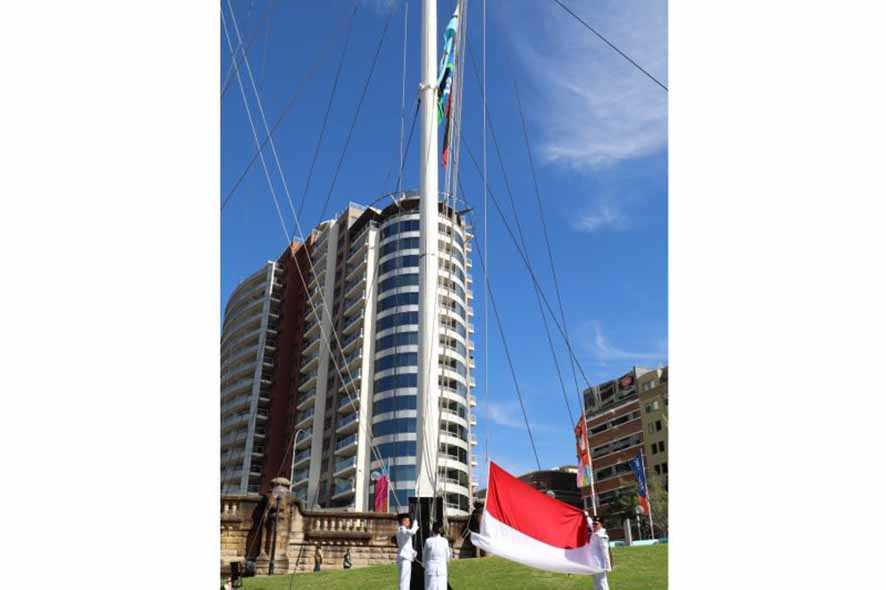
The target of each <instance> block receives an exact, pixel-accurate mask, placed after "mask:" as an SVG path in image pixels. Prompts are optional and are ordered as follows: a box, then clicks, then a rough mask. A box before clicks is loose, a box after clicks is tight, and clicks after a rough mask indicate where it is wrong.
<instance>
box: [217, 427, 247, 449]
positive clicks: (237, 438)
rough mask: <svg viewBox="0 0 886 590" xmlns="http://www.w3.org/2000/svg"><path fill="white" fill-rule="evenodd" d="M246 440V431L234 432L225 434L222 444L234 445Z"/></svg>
mask: <svg viewBox="0 0 886 590" xmlns="http://www.w3.org/2000/svg"><path fill="white" fill-rule="evenodd" d="M244 440H246V432H245V431H243V432H234V433H232V434H229V435H227V436H223V437H222V439H221V446H223V447H225V446H228V445H232V444H234V443H238V442H242V441H244Z"/></svg>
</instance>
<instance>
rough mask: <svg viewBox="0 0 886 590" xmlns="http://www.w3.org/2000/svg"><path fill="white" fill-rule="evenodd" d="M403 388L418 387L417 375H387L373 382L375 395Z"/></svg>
mask: <svg viewBox="0 0 886 590" xmlns="http://www.w3.org/2000/svg"><path fill="white" fill-rule="evenodd" d="M404 387H418V375H417V374H416V373H405V374H403V375H388V376H387V377H382V378H381V379H378V380H376V382H375V393H382V392H384V391H390V390H391V389H401V388H404Z"/></svg>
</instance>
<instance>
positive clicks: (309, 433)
mask: <svg viewBox="0 0 886 590" xmlns="http://www.w3.org/2000/svg"><path fill="white" fill-rule="evenodd" d="M313 436H314V429H313V428H307V429H305V430H304V431H303V433H302V435H301V436H299V437H298V440H297V441H295V448H296V449H301V448H305V447H309V446H311V439H312V438H313ZM305 443H307V444H305Z"/></svg>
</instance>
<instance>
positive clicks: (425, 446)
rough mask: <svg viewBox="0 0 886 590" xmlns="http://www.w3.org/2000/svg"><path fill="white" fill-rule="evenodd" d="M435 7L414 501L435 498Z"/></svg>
mask: <svg viewBox="0 0 886 590" xmlns="http://www.w3.org/2000/svg"><path fill="white" fill-rule="evenodd" d="M436 84H437V1H436V0H422V30H421V85H420V97H421V143H419V150H418V152H419V158H420V160H419V162H420V174H421V183H420V187H419V188H420V191H421V202H420V213H421V228H420V229H421V233H420V246H419V247H420V249H421V250H420V251H421V257H420V261H421V263H420V270H419V274H420V277H419V345H418V420H417V428H416V430H417V432H416V451H417V457H416V485H415V495H416V496H433V495H434V480H435V479H436V471H437V452H438V449H437V448H436V446H434V447H431V446H430V445H432V444H433V442H434V441H436V440H437V430H438V428H439V422H440V420H439V416H438V414H439V406H440V403H439V399H440V388H439V384H438V383H437V375H438V373H439V371H438V369H437V359H438V356H439V351H438V342H437V329H436V328H435V326H436V323H437V321H438V319H437V272H438V260H437V233H438V232H437V202H438V197H439V191H440V186H439V179H438V177H437V175H438V165H437V93H436Z"/></svg>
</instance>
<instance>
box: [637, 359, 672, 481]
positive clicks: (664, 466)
mask: <svg viewBox="0 0 886 590" xmlns="http://www.w3.org/2000/svg"><path fill="white" fill-rule="evenodd" d="M637 387H638V388H639V401H640V418H641V420H642V423H643V433H644V436H643V438H644V443H643V446H644V449H645V455H644V456H645V458H646V471H647V472H648V473H647V475H648V476H649V477H650V478H651V477H658V478H661V481H662V482H663V483H664V485H665V487H667V478H668V368H667V367H664V368H661V369H655V370H654V371H649V372H648V373H646V374H644V375H642V376H641V377H640V378H638V379H637Z"/></svg>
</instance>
